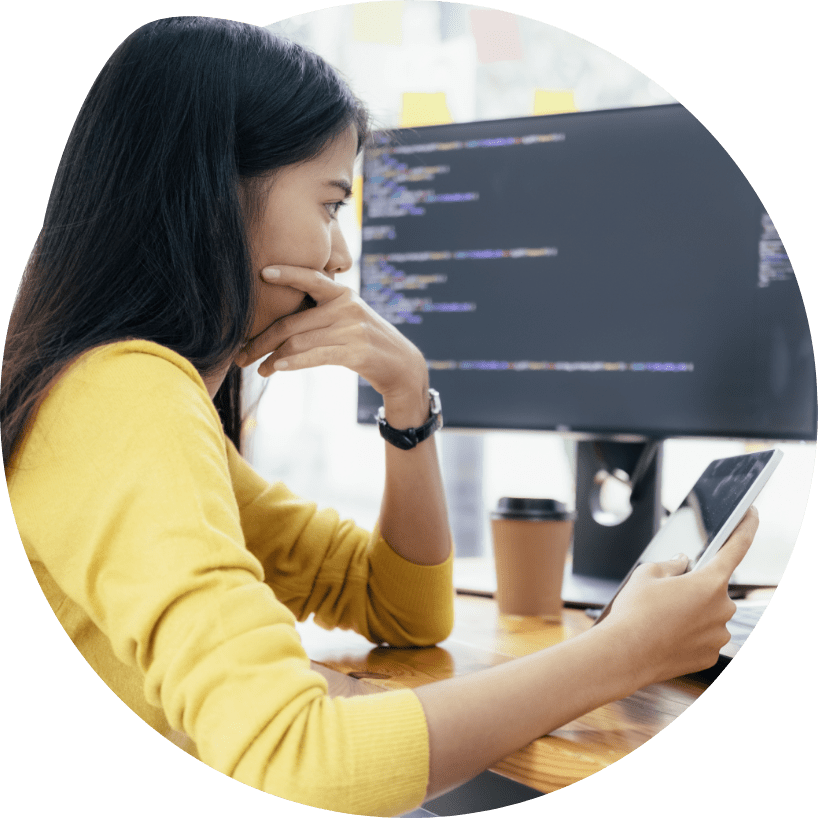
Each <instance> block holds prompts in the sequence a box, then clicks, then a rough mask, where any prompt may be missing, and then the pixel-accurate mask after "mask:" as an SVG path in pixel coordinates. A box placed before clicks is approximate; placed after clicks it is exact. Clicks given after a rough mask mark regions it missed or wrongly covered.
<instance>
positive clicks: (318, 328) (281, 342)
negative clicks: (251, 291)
mask: <svg viewBox="0 0 818 818" xmlns="http://www.w3.org/2000/svg"><path fill="white" fill-rule="evenodd" d="M262 278H263V279H264V280H265V281H266V282H268V283H270V284H278V285H282V286H284V287H290V288H292V289H295V290H299V291H300V292H303V293H304V294H305V296H307V298H306V299H305V300H304V301H302V302H301V306H299V309H298V310H296V311H295V312H293V313H291V314H289V315H285V316H284V317H283V318H279V319H278V320H276V321H274V322H273V323H272V324H271V325H270V326H269V327H267V328H266V329H265V330H263V331H262V332H260V333H259V334H258V335H256V336H255V337H254V338H252V339H250V341H248V343H247V344H246V345H245V347H244V348H243V349H242V351H241V353H240V354H239V355H238V356H237V358H236V363H237V364H238V365H239V366H242V367H246V366H249V365H250V364H252V363H254V362H255V361H258V360H259V359H261V358H264V360H263V361H262V363H261V365H260V366H259V368H258V372H259V374H260V375H263V376H264V377H267V376H269V375H271V374H272V373H273V372H275V371H283V370H296V369H308V368H310V367H315V366H324V365H327V364H331V365H334V366H345V367H347V369H351V370H352V371H353V372H356V373H357V374H358V375H360V376H361V377H362V378H364V379H365V380H366V381H367V382H368V383H370V384H371V385H372V387H373V388H374V389H376V390H377V391H378V392H380V394H381V395H383V396H384V397H391V398H397V399H399V398H402V397H404V396H406V397H410V396H411V397H414V396H416V395H418V394H419V393H423V392H424V391H425V389H426V388H427V386H428V372H427V368H426V362H425V360H424V358H423V355H421V353H420V351H419V350H418V349H417V347H415V346H414V345H413V344H412V343H411V342H410V341H409V340H408V339H406V338H405V337H404V336H403V335H402V334H401V333H400V332H399V331H398V330H397V329H395V327H394V326H392V324H390V323H389V322H388V321H386V320H385V319H383V318H382V317H381V316H380V315H378V314H377V313H376V312H375V311H374V310H373V309H372V308H371V307H370V306H369V305H368V304H366V303H365V302H364V301H363V300H362V299H361V298H360V297H359V296H358V295H357V294H356V293H355V292H353V291H352V290H351V289H350V288H349V287H345V286H344V285H342V284H339V283H338V282H336V281H334V280H333V279H332V278H330V277H329V276H327V275H325V274H324V273H320V272H318V271H316V270H310V269H307V268H304V267H291V266H287V265H277V266H275V267H268V268H265V269H264V270H262ZM310 299H312V301H314V302H315V306H312V307H309V304H310ZM265 356H266V357H265Z"/></svg>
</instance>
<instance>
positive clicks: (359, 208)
mask: <svg viewBox="0 0 818 818" xmlns="http://www.w3.org/2000/svg"><path fill="white" fill-rule="evenodd" d="M352 204H353V207H354V208H355V217H356V218H357V219H358V227H360V226H361V225H362V223H363V220H364V179H363V176H361V175H360V174H356V176H355V178H354V179H353V180H352Z"/></svg>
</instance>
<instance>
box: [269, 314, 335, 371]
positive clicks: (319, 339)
mask: <svg viewBox="0 0 818 818" xmlns="http://www.w3.org/2000/svg"><path fill="white" fill-rule="evenodd" d="M349 340H350V339H349V338H348V337H346V336H345V335H344V333H343V332H340V331H339V328H338V327H337V326H326V327H319V328H318V329H315V330H309V331H304V332H299V333H297V334H295V335H292V336H291V337H289V338H287V340H286V341H284V343H282V344H280V345H275V346H274V352H273V353H272V354H271V355H269V356H268V357H267V358H265V360H264V362H263V363H262V365H261V366H260V367H259V369H258V372H259V374H260V375H267V374H268V373H270V372H272V371H273V368H274V366H275V364H276V363H278V362H283V361H290V360H291V359H293V358H295V357H296V356H298V355H303V354H305V353H307V352H310V351H311V350H314V349H322V348H335V347H344V346H347V345H348V344H349ZM268 349H269V348H268ZM266 351H268V350H265V352H266ZM278 368H279V369H285V368H290V367H289V364H283V365H282V366H279V367H278ZM301 368H303V367H301Z"/></svg>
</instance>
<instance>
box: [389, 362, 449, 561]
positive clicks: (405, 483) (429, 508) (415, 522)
mask: <svg viewBox="0 0 818 818" xmlns="http://www.w3.org/2000/svg"><path fill="white" fill-rule="evenodd" d="M384 409H385V414H386V420H387V421H388V422H389V424H390V425H391V426H393V427H395V428H396V429H406V428H409V427H417V426H421V425H422V424H424V423H425V422H426V421H427V420H428V419H429V383H428V377H427V376H426V372H425V364H424V370H423V373H422V375H421V376H419V377H418V378H417V385H416V386H415V387H413V388H412V389H411V390H409V391H408V392H406V393H404V394H401V395H396V396H386V397H384ZM384 445H385V447H386V479H385V483H384V492H383V500H382V503H381V514H380V530H381V534H382V535H383V537H384V539H385V540H386V541H387V542H388V543H389V545H390V546H391V547H392V548H393V549H394V551H395V552H396V553H398V554H400V555H401V556H402V557H404V558H405V559H407V560H410V561H411V562H415V563H419V564H421V565H437V564H439V563H441V562H444V561H445V560H446V558H447V557H448V556H449V551H450V549H451V534H450V530H449V521H448V514H447V511H446V500H445V495H444V490H443V480H442V477H441V474H440V465H439V463H438V458H437V447H436V445H435V438H434V436H432V437H431V438H429V439H427V440H425V441H423V442H422V443H419V444H418V445H417V446H415V448H414V449H410V450H408V451H404V450H402V449H398V448H397V447H396V446H393V445H391V444H390V443H385V444H384Z"/></svg>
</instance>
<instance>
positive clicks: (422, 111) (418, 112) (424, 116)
mask: <svg viewBox="0 0 818 818" xmlns="http://www.w3.org/2000/svg"><path fill="white" fill-rule="evenodd" d="M449 122H454V120H453V119H452V115H451V114H450V113H449V106H448V105H447V104H446V94H445V93H443V92H442V91H441V92H439V93H435V94H416V93H413V92H410V93H406V94H404V95H403V105H402V107H401V112H400V127H401V128H417V127H420V126H422V125H445V124H447V123H449Z"/></svg>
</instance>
